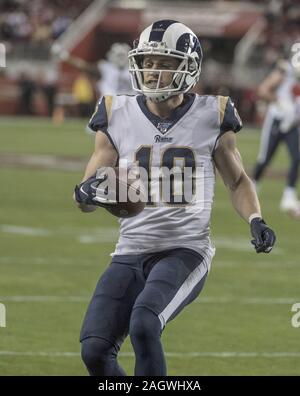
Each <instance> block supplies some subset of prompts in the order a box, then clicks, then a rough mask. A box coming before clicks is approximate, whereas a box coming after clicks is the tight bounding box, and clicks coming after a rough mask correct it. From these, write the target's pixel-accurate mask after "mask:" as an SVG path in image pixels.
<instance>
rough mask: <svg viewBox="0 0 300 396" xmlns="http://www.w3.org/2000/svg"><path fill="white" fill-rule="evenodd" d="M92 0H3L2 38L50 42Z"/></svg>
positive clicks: (0, 37) (1, 13) (0, 11)
mask: <svg viewBox="0 0 300 396" xmlns="http://www.w3.org/2000/svg"><path fill="white" fill-rule="evenodd" d="M90 3H91V2H90V1H89V0H78V1H76V2H74V1H71V0H65V1H62V0H52V1H47V0H32V1H24V0H4V1H1V2H0V40H2V41H6V40H7V41H13V42H20V41H21V42H22V41H38V42H44V43H45V44H47V45H49V39H50V40H55V39H56V38H57V37H59V36H60V35H61V34H62V33H63V32H64V31H65V30H66V29H67V28H68V26H69V25H70V23H71V22H72V20H74V19H75V18H76V17H77V16H79V15H80V14H81V13H82V11H83V10H84V9H85V8H86V7H87V6H88V5H89V4H90Z"/></svg>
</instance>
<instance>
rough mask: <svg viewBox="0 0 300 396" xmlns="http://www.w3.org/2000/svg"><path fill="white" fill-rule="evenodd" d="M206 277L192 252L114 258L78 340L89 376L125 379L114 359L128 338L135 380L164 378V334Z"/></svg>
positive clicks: (200, 259) (180, 250)
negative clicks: (131, 348) (169, 323)
mask: <svg viewBox="0 0 300 396" xmlns="http://www.w3.org/2000/svg"><path fill="white" fill-rule="evenodd" d="M206 276H207V263H206V261H205V260H204V259H203V257H201V256H200V255H199V254H198V253H197V252H195V251H193V250H191V249H183V248H178V249H173V250H168V251H163V252H158V253H151V254H142V255H118V256H114V257H113V260H112V263H111V264H110V265H109V267H108V268H107V270H106V271H105V272H104V273H103V275H102V276H101V277H100V280H99V282H98V284H97V286H96V290H95V293H94V295H93V297H92V300H91V302H90V305H89V307H88V310H87V313H86V316H85V319H84V322H83V326H82V330H81V334H80V341H81V343H82V359H83V361H84V363H85V365H86V367H87V369H88V371H89V373H90V375H98V376H115V375H116V376H122V375H125V372H124V371H123V369H122V368H121V367H120V366H119V365H118V362H117V354H118V352H119V350H120V347H121V345H122V343H123V341H124V340H125V338H126V337H127V335H128V334H129V335H130V339H131V342H132V346H133V349H134V352H135V357H136V364H135V375H145V376H151V375H166V363H165V358H164V353H163V349H162V345H161V342H160V336H161V333H162V330H163V329H164V327H165V325H166V323H167V322H168V321H170V320H172V319H173V318H174V317H175V316H176V315H177V314H178V313H179V312H180V311H181V310H182V309H183V308H184V307H185V306H186V305H187V304H189V303H190V302H192V301H193V300H194V299H195V298H196V297H197V296H198V295H199V293H200V291H201V290H202V288H203V285H204V282H205V279H206Z"/></svg>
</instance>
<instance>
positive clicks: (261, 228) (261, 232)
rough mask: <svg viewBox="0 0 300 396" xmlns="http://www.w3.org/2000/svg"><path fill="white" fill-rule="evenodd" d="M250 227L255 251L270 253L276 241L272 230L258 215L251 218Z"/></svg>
mask: <svg viewBox="0 0 300 396" xmlns="http://www.w3.org/2000/svg"><path fill="white" fill-rule="evenodd" d="M250 228H251V235H252V236H253V238H254V239H252V241H251V243H252V245H254V247H255V250H256V253H261V252H264V253H270V251H271V250H272V248H273V246H274V243H275V241H276V235H275V233H274V231H273V230H271V228H269V227H268V226H267V225H266V223H265V222H264V220H263V219H261V218H260V217H255V218H254V219H252V220H251V223H250Z"/></svg>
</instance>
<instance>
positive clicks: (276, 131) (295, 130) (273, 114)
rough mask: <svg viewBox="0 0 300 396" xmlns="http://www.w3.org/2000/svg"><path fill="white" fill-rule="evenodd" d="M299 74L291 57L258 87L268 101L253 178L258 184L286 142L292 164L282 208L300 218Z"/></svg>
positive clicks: (281, 63)
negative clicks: (297, 74)
mask: <svg viewBox="0 0 300 396" xmlns="http://www.w3.org/2000/svg"><path fill="white" fill-rule="evenodd" d="M296 77H297V76H296V69H295V68H294V67H293V66H292V65H291V64H290V63H289V62H288V61H286V60H280V61H278V62H277V64H276V67H275V68H274V70H272V72H271V73H270V74H269V75H268V76H267V77H266V78H265V80H264V81H263V82H262V83H261V84H260V86H259V88H258V95H259V96H260V97H261V99H263V100H265V101H266V102H268V103H269V105H268V109H267V113H266V116H265V120H264V124H263V128H262V135H261V143H260V150H259V154H258V158H257V163H256V166H255V169H254V174H253V179H254V182H255V183H256V185H257V184H258V182H259V181H260V180H261V178H262V176H263V172H264V171H265V169H266V167H267V166H268V164H269V163H270V161H271V160H272V158H273V156H274V154H275V153H276V151H277V149H278V147H279V144H280V143H283V142H284V143H285V144H286V145H287V149H288V152H289V156H290V166H289V171H288V174H287V180H286V186H285V189H284V191H283V195H282V199H281V202H280V209H281V210H282V211H284V212H287V213H289V214H290V215H291V216H292V217H294V218H299V219H300V202H299V201H298V197H297V182H298V173H299V172H298V171H299V160H300V153H299V121H300V118H299V115H300V114H299V101H298V100H297V98H296V97H295V90H294V88H295V87H296V86H297V83H298V81H297V78H296ZM297 109H298V110H297Z"/></svg>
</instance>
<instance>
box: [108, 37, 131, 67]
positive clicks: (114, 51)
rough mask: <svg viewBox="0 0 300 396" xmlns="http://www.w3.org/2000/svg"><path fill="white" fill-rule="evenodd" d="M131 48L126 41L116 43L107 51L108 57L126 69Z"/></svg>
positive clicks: (110, 60)
mask: <svg viewBox="0 0 300 396" xmlns="http://www.w3.org/2000/svg"><path fill="white" fill-rule="evenodd" d="M130 49H131V48H130V46H129V45H128V44H126V43H114V44H113V45H112V46H111V47H110V49H109V51H108V52H107V54H106V58H107V60H108V61H109V62H111V63H113V64H114V65H116V66H117V67H118V68H119V69H124V68H125V67H127V66H128V51H130Z"/></svg>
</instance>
